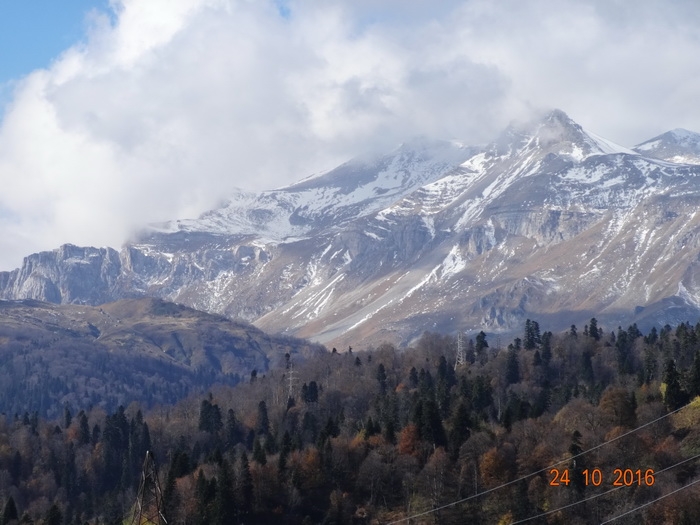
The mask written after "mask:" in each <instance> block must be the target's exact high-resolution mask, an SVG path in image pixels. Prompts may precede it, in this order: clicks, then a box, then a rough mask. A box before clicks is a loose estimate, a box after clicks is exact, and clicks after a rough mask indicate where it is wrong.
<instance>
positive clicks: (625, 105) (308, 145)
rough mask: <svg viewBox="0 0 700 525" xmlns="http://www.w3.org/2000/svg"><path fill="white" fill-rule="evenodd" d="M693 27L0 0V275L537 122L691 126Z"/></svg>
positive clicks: (488, 3) (423, 9)
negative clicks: (443, 143) (373, 157)
mask: <svg viewBox="0 0 700 525" xmlns="http://www.w3.org/2000/svg"><path fill="white" fill-rule="evenodd" d="M436 4H437V6H436ZM59 6H60V8H59ZM698 27H700V2H697V1H695V0H687V1H683V0H676V1H674V2H667V1H657V0H639V1H637V2H629V1H625V0H604V1H603V0H601V1H595V0H588V1H587V0H532V1H529V2H522V1H521V0H466V1H457V0H443V1H441V2H434V1H427V0H425V1H424V0H317V1H313V2H310V1H304V0H149V1H148V2H144V1H142V0H110V1H106V0H105V1H97V0H93V1H89V0H71V1H69V2H55V1H50V0H43V1H37V0H22V2H17V1H11V0H0V270H9V269H12V268H15V267H18V266H19V265H20V264H21V262H22V257H24V256H26V255H28V254H30V253H34V252H37V251H42V250H50V249H54V248H56V247H58V246H59V245H61V244H64V243H73V244H78V245H93V246H112V247H115V248H119V247H120V246H121V245H122V244H123V243H124V242H125V241H126V240H127V239H129V238H130V237H131V236H133V235H134V232H136V231H138V230H139V229H140V228H142V227H143V225H145V224H148V223H152V222H160V221H165V220H168V219H176V218H193V217H197V216H198V215H200V214H201V213H202V212H204V211H206V210H208V209H211V208H213V207H215V206H217V205H219V204H220V203H221V202H223V201H224V200H225V199H226V197H227V195H230V194H231V192H232V191H233V189H234V188H244V189H249V190H255V191H258V190H264V189H272V188H276V187H280V186H284V185H287V184H290V183H292V182H294V181H296V180H298V179H301V178H304V177H306V176H308V175H310V174H312V173H317V172H321V171H324V170H327V169H331V168H333V167H335V166H336V165H338V164H340V163H342V162H344V161H346V160H348V159H349V158H352V157H353V156H356V155H361V154H366V153H368V152H379V151H387V150H391V149H393V148H394V147H396V146H397V145H398V144H400V143H401V142H402V141H403V140H406V139H409V138H411V137H414V136H417V135H424V136H431V137H435V138H445V139H458V140H461V141H462V142H466V143H468V144H478V143H484V142H487V141H488V140H490V139H492V138H493V137H494V136H495V135H496V134H497V133H498V132H499V131H500V130H501V129H502V128H503V127H505V126H506V125H507V124H508V123H509V122H510V121H512V120H518V119H525V118H528V116H529V115H531V114H533V113H535V112H540V111H543V110H547V109H551V108H560V109H562V110H564V111H565V112H567V113H568V114H569V116H571V117H572V118H573V119H574V120H576V121H577V122H579V123H580V124H581V125H583V126H584V127H586V128H587V129H590V130H591V131H594V132H595V133H597V134H599V135H602V136H604V137H606V138H608V139H610V140H613V141H615V142H617V143H619V144H622V145H625V146H632V145H634V144H637V143H640V142H642V141H644V140H646V139H648V138H651V137H653V136H655V135H658V134H660V133H662V132H664V131H667V130H669V129H673V128H677V127H682V128H687V129H691V130H697V131H700V109H699V106H698V104H697V102H698V93H700V60H698V58H697V57H700V32H699V31H697V28H698Z"/></svg>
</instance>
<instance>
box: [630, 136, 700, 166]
mask: <svg viewBox="0 0 700 525" xmlns="http://www.w3.org/2000/svg"><path fill="white" fill-rule="evenodd" d="M634 150H635V151H637V152H639V153H640V154H643V155H645V156H647V157H651V158H654V159H660V160H666V161H668V162H674V163H680V164H700V133H695V132H693V131H688V130H687V129H681V128H677V129H674V130H671V131H667V132H666V133H663V134H661V135H659V136H658V137H654V138H653V139H650V140H647V141H645V142H642V143H641V144H639V145H638V146H636V147H635V148H634Z"/></svg>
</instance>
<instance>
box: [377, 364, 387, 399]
mask: <svg viewBox="0 0 700 525" xmlns="http://www.w3.org/2000/svg"><path fill="white" fill-rule="evenodd" d="M377 381H378V382H379V392H380V393H381V394H382V395H385V394H386V369H385V368H384V363H379V366H378V367H377Z"/></svg>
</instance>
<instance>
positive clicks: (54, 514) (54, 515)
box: [46, 503, 63, 525]
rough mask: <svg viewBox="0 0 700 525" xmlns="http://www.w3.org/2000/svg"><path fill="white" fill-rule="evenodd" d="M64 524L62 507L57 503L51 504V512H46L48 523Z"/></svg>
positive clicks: (50, 524) (52, 524)
mask: <svg viewBox="0 0 700 525" xmlns="http://www.w3.org/2000/svg"><path fill="white" fill-rule="evenodd" d="M62 524H63V514H62V513H61V509H59V508H58V505H56V504H55V503H54V504H53V505H51V508H50V509H49V512H48V513H47V514H46V525H62Z"/></svg>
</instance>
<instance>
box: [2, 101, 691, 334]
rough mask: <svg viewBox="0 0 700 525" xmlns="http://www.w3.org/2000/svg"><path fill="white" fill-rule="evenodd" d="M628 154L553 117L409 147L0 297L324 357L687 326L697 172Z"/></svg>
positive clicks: (56, 258)
mask: <svg viewBox="0 0 700 525" xmlns="http://www.w3.org/2000/svg"><path fill="white" fill-rule="evenodd" d="M662 138H663V137H662ZM659 140H661V139H659ZM669 140H670V139H669ZM652 142H653V141H652ZM662 142H663V141H662ZM666 142H668V141H666ZM655 144H656V143H655ZM658 144H661V143H658ZM658 144H656V145H657V146H658ZM664 144H665V142H664ZM693 144H694V143H692V141H691V140H685V142H683V141H676V143H675V144H674V148H675V149H674V150H673V151H674V154H676V153H678V154H680V153H679V152H685V153H687V154H688V155H690V154H691V153H692V152H693V151H694V150H693V148H694V147H695V146H693ZM642 146H643V145H642ZM642 146H640V147H639V148H637V150H636V151H632V150H629V149H626V148H623V147H620V146H616V145H615V144H612V143H610V142H609V141H606V140H604V139H601V138H599V137H597V136H595V135H593V134H590V133H588V132H586V131H585V130H584V129H583V128H581V127H580V126H579V125H578V124H576V123H575V122H572V121H571V120H570V119H569V118H568V117H567V116H566V115H565V114H563V113H562V112H558V111H555V112H552V113H551V114H549V115H547V116H546V117H545V118H543V119H542V120H541V121H538V122H535V123H533V124H530V125H529V126H524V127H523V126H520V127H511V128H509V129H508V130H507V131H506V132H505V133H504V134H503V135H502V136H501V137H500V138H499V139H498V140H497V141H496V142H494V143H493V144H491V145H487V146H486V147H484V148H480V149H476V148H464V147H461V146H457V145H453V144H450V143H430V142H426V141H420V142H417V143H414V144H411V145H404V146H403V147H402V148H399V149H398V150H397V151H395V152H394V153H392V154H391V155H385V156H382V157H379V158H377V159H375V160H373V161H369V160H367V159H365V160H362V161H352V162H349V163H347V164H345V165H343V166H341V167H339V168H337V169H336V170H332V171H331V172H328V173H326V174H324V175H321V176H319V177H313V178H310V179H307V180H305V181H302V182H300V183H298V184H296V185H293V186H290V187H288V188H283V189H281V190H275V191H272V192H264V193H262V194H260V195H257V196H256V195H252V194H244V193H241V194H237V195H236V196H234V197H233V198H232V200H231V201H229V202H227V203H226V204H225V205H224V206H223V207H222V208H220V209H218V210H213V211H211V212H209V213H207V214H205V215H203V216H202V217H201V218H200V219H196V220H187V221H176V222H172V223H168V224H165V225H160V226H158V227H157V228H152V229H150V230H149V231H147V232H145V233H144V234H143V235H142V236H141V237H140V238H139V239H138V240H136V241H134V242H131V243H128V244H127V245H126V246H124V247H123V248H122V250H121V251H120V252H119V253H117V252H115V251H114V250H110V249H100V250H98V249H95V248H78V247H75V246H63V247H61V248H59V249H57V250H54V251H53V252H45V253H40V254H35V255H32V256H30V257H27V258H26V259H25V261H24V264H23V266H22V268H20V269H18V270H15V271H14V272H9V273H7V272H6V273H0V298H5V299H18V298H34V299H40V300H45V301H51V302H56V303H87V304H100V303H102V302H106V301H110V300H115V299H118V298H123V297H134V296H154V297H161V298H164V299H168V300H171V301H176V302H179V303H183V304H186V305H189V306H192V307H194V308H197V309H200V310H205V311H208V312H215V313H220V314H224V315H226V316H228V317H231V318H242V319H245V320H248V321H251V322H254V323H255V324H256V325H257V326H259V327H261V328H264V329H266V330H269V331H273V332H285V333H289V334H298V335H301V336H304V337H313V338H316V339H317V340H319V341H323V342H327V343H329V344H334V345H337V346H340V347H342V346H344V345H345V344H353V342H355V343H357V342H358V341H359V340H364V341H366V342H377V343H378V342H380V341H381V340H382V339H391V340H394V341H396V342H406V341H408V340H410V339H411V338H412V337H414V336H416V335H420V333H422V332H423V331H424V330H426V329H433V328H436V327H440V328H441V329H444V330H458V329H461V330H482V329H484V330H490V331H499V330H500V331H511V330H518V331H519V330H520V329H521V326H520V325H521V324H522V322H523V321H524V320H525V319H526V318H528V317H531V318H533V317H534V318H538V317H539V318H543V317H546V318H547V319H548V320H549V322H550V325H552V326H560V327H562V328H565V327H568V326H570V325H571V324H573V323H581V324H583V323H585V322H586V321H587V320H588V319H590V317H588V318H587V316H590V315H591V312H593V313H595V314H596V315H597V317H598V318H599V320H601V322H603V323H604V322H606V321H607V322H609V323H610V325H611V326H614V327H616V326H618V325H619V324H623V323H627V322H633V321H636V320H639V322H640V323H649V322H652V320H653V321H654V322H657V323H660V324H664V323H665V322H666V317H664V315H665V314H664V312H666V311H668V312H669V314H668V315H669V317H668V319H669V320H673V319H675V318H674V317H673V316H677V315H679V314H678V312H680V311H683V312H686V313H687V312H696V311H697V312H700V275H699V274H698V265H699V264H700V263H699V261H700V222H699V221H700V215H698V214H697V212H696V210H697V209H698V206H699V205H700V166H698V165H693V164H689V163H687V162H683V163H677V164H674V163H672V162H669V161H668V160H663V161H662V160H658V159H657V158H655V157H654V156H653V155H646V153H645V152H653V151H657V152H658V151H660V150H658V148H656V149H654V148H655V146H654V145H653V144H652V146H649V144H647V146H644V147H642ZM684 148H685V149H684ZM679 302H680V303H682V304H684V305H685V307H684V308H685V309H679V307H678V304H679ZM664 304H668V305H671V306H669V308H668V309H667V310H665V309H664V308H663V307H661V306H658V305H664ZM651 305H657V306H656V307H654V308H651ZM647 306H648V307H649V308H650V310H647V311H646V313H642V312H644V307H647ZM640 308H641V310H640ZM650 311H653V312H654V316H653V318H652V316H650V315H649V312H650Z"/></svg>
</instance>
